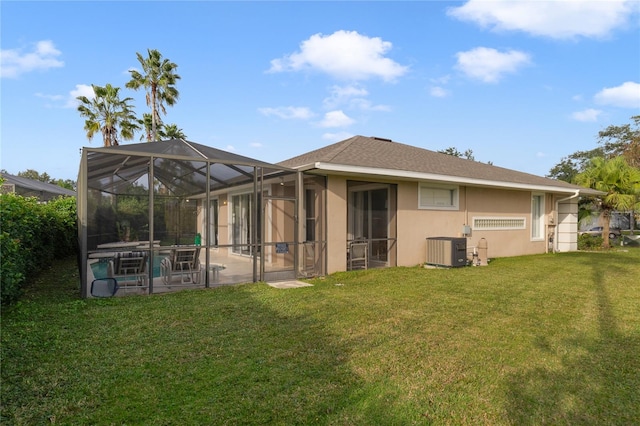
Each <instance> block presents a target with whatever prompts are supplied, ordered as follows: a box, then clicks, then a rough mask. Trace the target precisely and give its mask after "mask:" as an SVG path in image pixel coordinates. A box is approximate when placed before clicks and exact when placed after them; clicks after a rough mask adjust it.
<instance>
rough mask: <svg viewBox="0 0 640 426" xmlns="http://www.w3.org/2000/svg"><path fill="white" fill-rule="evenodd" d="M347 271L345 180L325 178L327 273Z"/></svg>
mask: <svg viewBox="0 0 640 426" xmlns="http://www.w3.org/2000/svg"><path fill="white" fill-rule="evenodd" d="M346 270H347V179H346V178H345V177H344V176H328V178H327V273H328V274H332V273H334V272H338V271H346Z"/></svg>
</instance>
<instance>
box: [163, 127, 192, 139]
mask: <svg viewBox="0 0 640 426" xmlns="http://www.w3.org/2000/svg"><path fill="white" fill-rule="evenodd" d="M162 127H163V129H162V137H163V138H166V139H186V138H187V135H185V134H184V131H183V130H182V129H179V128H178V125H177V124H165V125H164V126H162Z"/></svg>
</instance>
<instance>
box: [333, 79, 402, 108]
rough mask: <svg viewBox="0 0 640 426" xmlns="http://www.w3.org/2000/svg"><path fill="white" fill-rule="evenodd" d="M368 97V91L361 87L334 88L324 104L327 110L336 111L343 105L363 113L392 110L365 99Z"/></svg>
mask: <svg viewBox="0 0 640 426" xmlns="http://www.w3.org/2000/svg"><path fill="white" fill-rule="evenodd" d="M368 95H369V92H368V91H367V89H365V88H363V87H361V86H359V85H349V86H332V87H331V93H330V95H329V97H328V98H325V99H324V100H323V101H322V103H323V106H324V108H326V109H334V108H337V107H339V106H342V105H346V106H348V107H349V108H350V109H359V110H363V111H389V110H390V109H391V108H390V107H388V106H387V105H374V104H373V103H372V102H371V101H370V100H368V99H366V98H365V97H366V96H368Z"/></svg>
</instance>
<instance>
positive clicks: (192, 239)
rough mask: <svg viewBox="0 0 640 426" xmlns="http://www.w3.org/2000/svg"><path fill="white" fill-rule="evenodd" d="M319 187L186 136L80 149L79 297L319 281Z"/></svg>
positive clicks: (318, 181) (315, 180)
mask: <svg viewBox="0 0 640 426" xmlns="http://www.w3.org/2000/svg"><path fill="white" fill-rule="evenodd" d="M324 186H325V184H324V178H323V177H320V176H305V175H303V174H302V173H299V172H296V171H294V170H291V169H287V168H284V167H280V166H277V165H274V164H269V163H265V162H262V161H258V160H254V159H251V158H248V157H243V156H240V155H236V154H233V153H229V152H226V151H222V150H219V149H215V148H212V147H208V146H205V145H201V144H198V143H194V142H190V141H185V140H178V139H174V140H167V141H159V142H152V143H139V144H129V145H120V146H113V147H105V148H84V149H83V152H82V160H81V163H80V171H79V175H78V195H77V197H78V225H79V226H78V233H79V244H80V261H79V268H80V273H81V291H82V296H83V297H91V296H97V295H104V294H103V293H104V285H106V284H105V283H109V285H110V286H109V289H110V290H113V291H114V292H115V294H117V295H121V294H127V293H160V292H166V291H174V290H178V289H183V288H198V287H214V286H220V285H226V284H238V283H245V282H256V281H276V280H285V279H295V278H300V277H310V276H317V275H322V274H324V273H325V266H324V265H325V264H326V253H325V251H326V244H325V241H324V240H323V238H324V237H323V236H324V235H325V234H326V232H325V226H326V225H325V219H324V207H323V206H324V200H323V197H324V196H325V195H324V191H323V190H322V188H324ZM111 283H113V285H114V287H111ZM99 285H101V286H102V287H100V288H99V287H98V286H99Z"/></svg>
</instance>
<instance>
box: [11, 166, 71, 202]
mask: <svg viewBox="0 0 640 426" xmlns="http://www.w3.org/2000/svg"><path fill="white" fill-rule="evenodd" d="M1 175H2V179H4V182H3V184H2V186H3V188H2V189H3V192H15V193H16V194H18V195H22V196H24V197H36V198H38V199H39V200H40V201H49V200H51V199H53V198H57V197H60V196H66V197H75V196H76V192H75V191H72V190H70V189H67V188H63V187H61V186H58V185H54V184H52V183H45V182H41V181H39V180H33V179H27V178H23V177H20V176H14V175H10V174H9V173H2V174H1Z"/></svg>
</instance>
